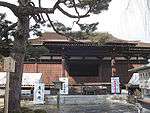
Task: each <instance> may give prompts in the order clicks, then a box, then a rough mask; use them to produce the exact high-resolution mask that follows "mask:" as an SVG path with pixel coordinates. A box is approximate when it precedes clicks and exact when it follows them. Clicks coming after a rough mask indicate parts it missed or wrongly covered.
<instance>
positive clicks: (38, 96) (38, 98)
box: [33, 83, 45, 104]
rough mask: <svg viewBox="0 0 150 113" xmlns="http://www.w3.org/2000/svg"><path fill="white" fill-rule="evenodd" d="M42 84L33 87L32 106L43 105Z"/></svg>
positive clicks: (43, 87)
mask: <svg viewBox="0 0 150 113" xmlns="http://www.w3.org/2000/svg"><path fill="white" fill-rule="evenodd" d="M44 89H45V86H44V83H37V84H35V85H34V100H33V101H34V104H44Z"/></svg>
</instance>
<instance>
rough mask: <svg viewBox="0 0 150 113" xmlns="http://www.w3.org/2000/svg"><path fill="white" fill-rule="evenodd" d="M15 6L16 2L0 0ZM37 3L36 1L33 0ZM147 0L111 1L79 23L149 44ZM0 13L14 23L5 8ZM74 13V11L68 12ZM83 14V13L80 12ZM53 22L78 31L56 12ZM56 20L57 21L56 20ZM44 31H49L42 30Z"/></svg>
mask: <svg viewBox="0 0 150 113" xmlns="http://www.w3.org/2000/svg"><path fill="white" fill-rule="evenodd" d="M1 1H7V2H11V3H15V4H17V0H1ZM33 1H35V3H37V1H38V0H33ZM42 1H43V2H42V6H43V7H52V5H53V4H54V3H55V0H52V1H51V2H49V1H50V0H42ZM149 3H150V2H149V0H112V2H111V3H110V6H109V9H108V10H107V11H103V12H102V13H101V14H99V15H91V16H90V17H88V18H85V19H81V21H80V22H81V23H93V22H99V25H98V30H97V31H98V32H108V33H110V34H112V35H114V36H115V37H117V38H120V39H124V40H140V41H143V42H149V43H150V21H149V20H150V8H149V7H148V6H149V5H147V4H149ZM0 12H7V18H8V19H10V20H12V21H14V22H16V21H17V18H16V17H15V16H14V15H13V14H12V13H11V11H9V10H8V9H7V8H2V7H0ZM69 12H71V13H74V11H69ZM82 12H83V11H82ZM50 17H51V18H52V19H53V20H55V21H60V22H62V23H64V24H65V25H67V26H69V27H73V30H78V29H79V28H78V26H77V25H73V24H72V22H73V21H74V20H72V19H70V18H68V17H66V16H63V15H62V14H61V13H60V12H58V11H56V12H55V14H54V15H52V16H50ZM56 19H57V20H56ZM44 31H51V29H49V28H46V29H45V28H44Z"/></svg>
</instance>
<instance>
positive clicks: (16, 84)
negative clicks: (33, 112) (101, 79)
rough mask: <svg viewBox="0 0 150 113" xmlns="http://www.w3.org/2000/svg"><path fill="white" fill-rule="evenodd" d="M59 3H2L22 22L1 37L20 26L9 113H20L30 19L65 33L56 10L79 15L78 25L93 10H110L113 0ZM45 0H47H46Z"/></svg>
mask: <svg viewBox="0 0 150 113" xmlns="http://www.w3.org/2000/svg"><path fill="white" fill-rule="evenodd" d="M55 1H56V2H55V4H54V6H53V7H52V8H43V7H42V6H41V0H38V2H39V6H35V4H34V2H32V1H31V0H18V3H19V5H15V4H12V3H11V2H10V3H8V2H4V1H0V6H3V7H7V8H9V9H10V10H11V11H12V12H13V13H14V15H15V16H16V17H17V18H18V21H17V22H16V23H14V24H11V25H10V26H8V27H7V28H6V29H3V30H2V31H1V33H0V38H3V37H4V35H5V34H6V33H7V32H8V31H10V30H12V29H14V28H15V27H16V31H15V32H14V43H13V50H12V52H11V56H13V57H14V59H15V60H16V68H15V73H11V76H10V81H9V82H10V83H9V84H10V92H9V106H8V107H9V113H14V112H15V113H20V112H21V109H20V97H21V82H22V73H23V61H24V57H25V50H26V45H27V42H28V38H29V31H30V25H29V24H30V19H31V18H33V19H34V20H35V21H36V22H37V23H44V22H46V21H47V20H48V22H49V24H50V25H51V27H52V28H53V29H54V31H55V32H56V33H59V34H61V35H65V34H64V33H63V32H60V31H58V29H56V28H55V25H54V22H53V21H52V20H51V18H50V16H49V15H52V14H54V12H55V11H56V10H59V11H60V12H61V13H62V14H64V15H66V16H68V17H70V18H76V19H77V21H76V23H77V24H78V23H79V21H80V19H81V18H85V17H88V16H90V15H89V14H90V13H95V14H98V13H100V12H101V11H102V10H106V9H107V8H108V6H109V2H110V1H111V0H55ZM43 2H44V0H43ZM62 6H66V7H67V8H68V9H74V10H75V12H76V14H75V15H74V14H71V13H69V11H68V10H67V11H66V10H64V8H63V7H62ZM79 8H80V9H86V11H87V12H86V13H85V14H83V15H81V14H80V12H79V11H78V9H79ZM44 14H45V15H46V16H43V15H44Z"/></svg>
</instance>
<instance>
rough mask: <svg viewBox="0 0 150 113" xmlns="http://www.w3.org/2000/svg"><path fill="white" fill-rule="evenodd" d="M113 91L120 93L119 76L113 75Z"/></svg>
mask: <svg viewBox="0 0 150 113" xmlns="http://www.w3.org/2000/svg"><path fill="white" fill-rule="evenodd" d="M111 93H114V94H117V93H120V82H119V77H111Z"/></svg>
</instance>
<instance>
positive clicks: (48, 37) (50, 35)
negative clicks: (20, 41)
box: [30, 32, 69, 45]
mask: <svg viewBox="0 0 150 113" xmlns="http://www.w3.org/2000/svg"><path fill="white" fill-rule="evenodd" d="M53 41H59V42H67V41H69V40H68V39H67V37H65V36H61V35H59V34H57V33H54V32H45V33H43V34H42V36H41V37H38V38H35V39H30V42H31V43H32V44H35V45H39V44H40V45H42V44H43V43H44V42H53Z"/></svg>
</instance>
